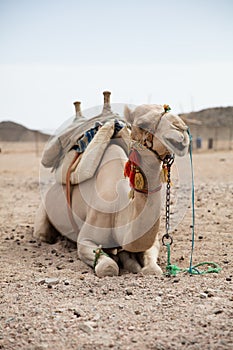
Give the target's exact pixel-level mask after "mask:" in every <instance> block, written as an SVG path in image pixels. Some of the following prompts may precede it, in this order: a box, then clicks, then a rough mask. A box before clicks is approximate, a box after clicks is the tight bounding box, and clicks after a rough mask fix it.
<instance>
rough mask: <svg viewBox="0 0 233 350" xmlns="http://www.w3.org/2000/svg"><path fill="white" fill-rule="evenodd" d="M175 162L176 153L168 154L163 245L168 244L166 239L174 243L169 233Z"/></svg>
mask: <svg viewBox="0 0 233 350" xmlns="http://www.w3.org/2000/svg"><path fill="white" fill-rule="evenodd" d="M173 162H174V155H168V156H166V157H165V159H164V161H163V165H165V166H166V167H167V189H166V224H165V229H166V233H165V235H163V237H162V243H163V245H166V243H165V242H164V240H165V239H166V240H170V244H172V243H173V239H172V236H171V235H170V234H169V230H170V204H171V191H170V190H171V166H172V164H173Z"/></svg>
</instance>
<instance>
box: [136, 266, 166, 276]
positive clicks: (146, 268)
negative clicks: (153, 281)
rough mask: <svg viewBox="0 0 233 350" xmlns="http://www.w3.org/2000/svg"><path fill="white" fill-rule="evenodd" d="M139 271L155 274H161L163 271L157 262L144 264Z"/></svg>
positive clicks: (144, 273) (145, 273)
mask: <svg viewBox="0 0 233 350" xmlns="http://www.w3.org/2000/svg"><path fill="white" fill-rule="evenodd" d="M141 272H142V273H143V275H157V276H161V275H162V273H163V271H162V270H161V268H160V267H159V265H157V264H154V265H148V266H144V267H143V268H142V269H141Z"/></svg>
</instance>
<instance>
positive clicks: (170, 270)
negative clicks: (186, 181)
mask: <svg viewBox="0 0 233 350" xmlns="http://www.w3.org/2000/svg"><path fill="white" fill-rule="evenodd" d="M188 135H189V140H190V146H189V156H190V165H191V174H192V226H191V227H192V247H191V254H190V262H189V268H188V269H180V268H179V267H178V266H177V265H172V264H171V247H170V243H167V244H166V247H167V266H166V273H165V274H166V275H168V276H176V274H177V273H179V272H189V274H190V275H205V274H207V273H218V272H219V271H221V270H222V269H221V267H220V266H219V265H218V264H216V263H214V262H208V261H205V262H202V263H199V264H197V265H194V266H192V262H193V251H194V240H195V228H194V227H195V206H194V200H195V198H194V172H193V157H192V135H191V132H190V130H189V129H188ZM200 266H208V269H207V270H202V271H200V270H199V269H198V267H200Z"/></svg>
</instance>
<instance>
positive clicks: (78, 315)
mask: <svg viewBox="0 0 233 350" xmlns="http://www.w3.org/2000/svg"><path fill="white" fill-rule="evenodd" d="M74 315H75V316H76V317H78V318H79V317H81V316H82V315H81V313H80V312H79V311H78V310H74Z"/></svg>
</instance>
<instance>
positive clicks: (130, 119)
mask: <svg viewBox="0 0 233 350" xmlns="http://www.w3.org/2000/svg"><path fill="white" fill-rule="evenodd" d="M124 116H125V119H126V121H127V122H128V123H130V124H133V120H134V118H133V112H132V111H131V109H130V108H129V107H128V106H127V105H125V109H124Z"/></svg>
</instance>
